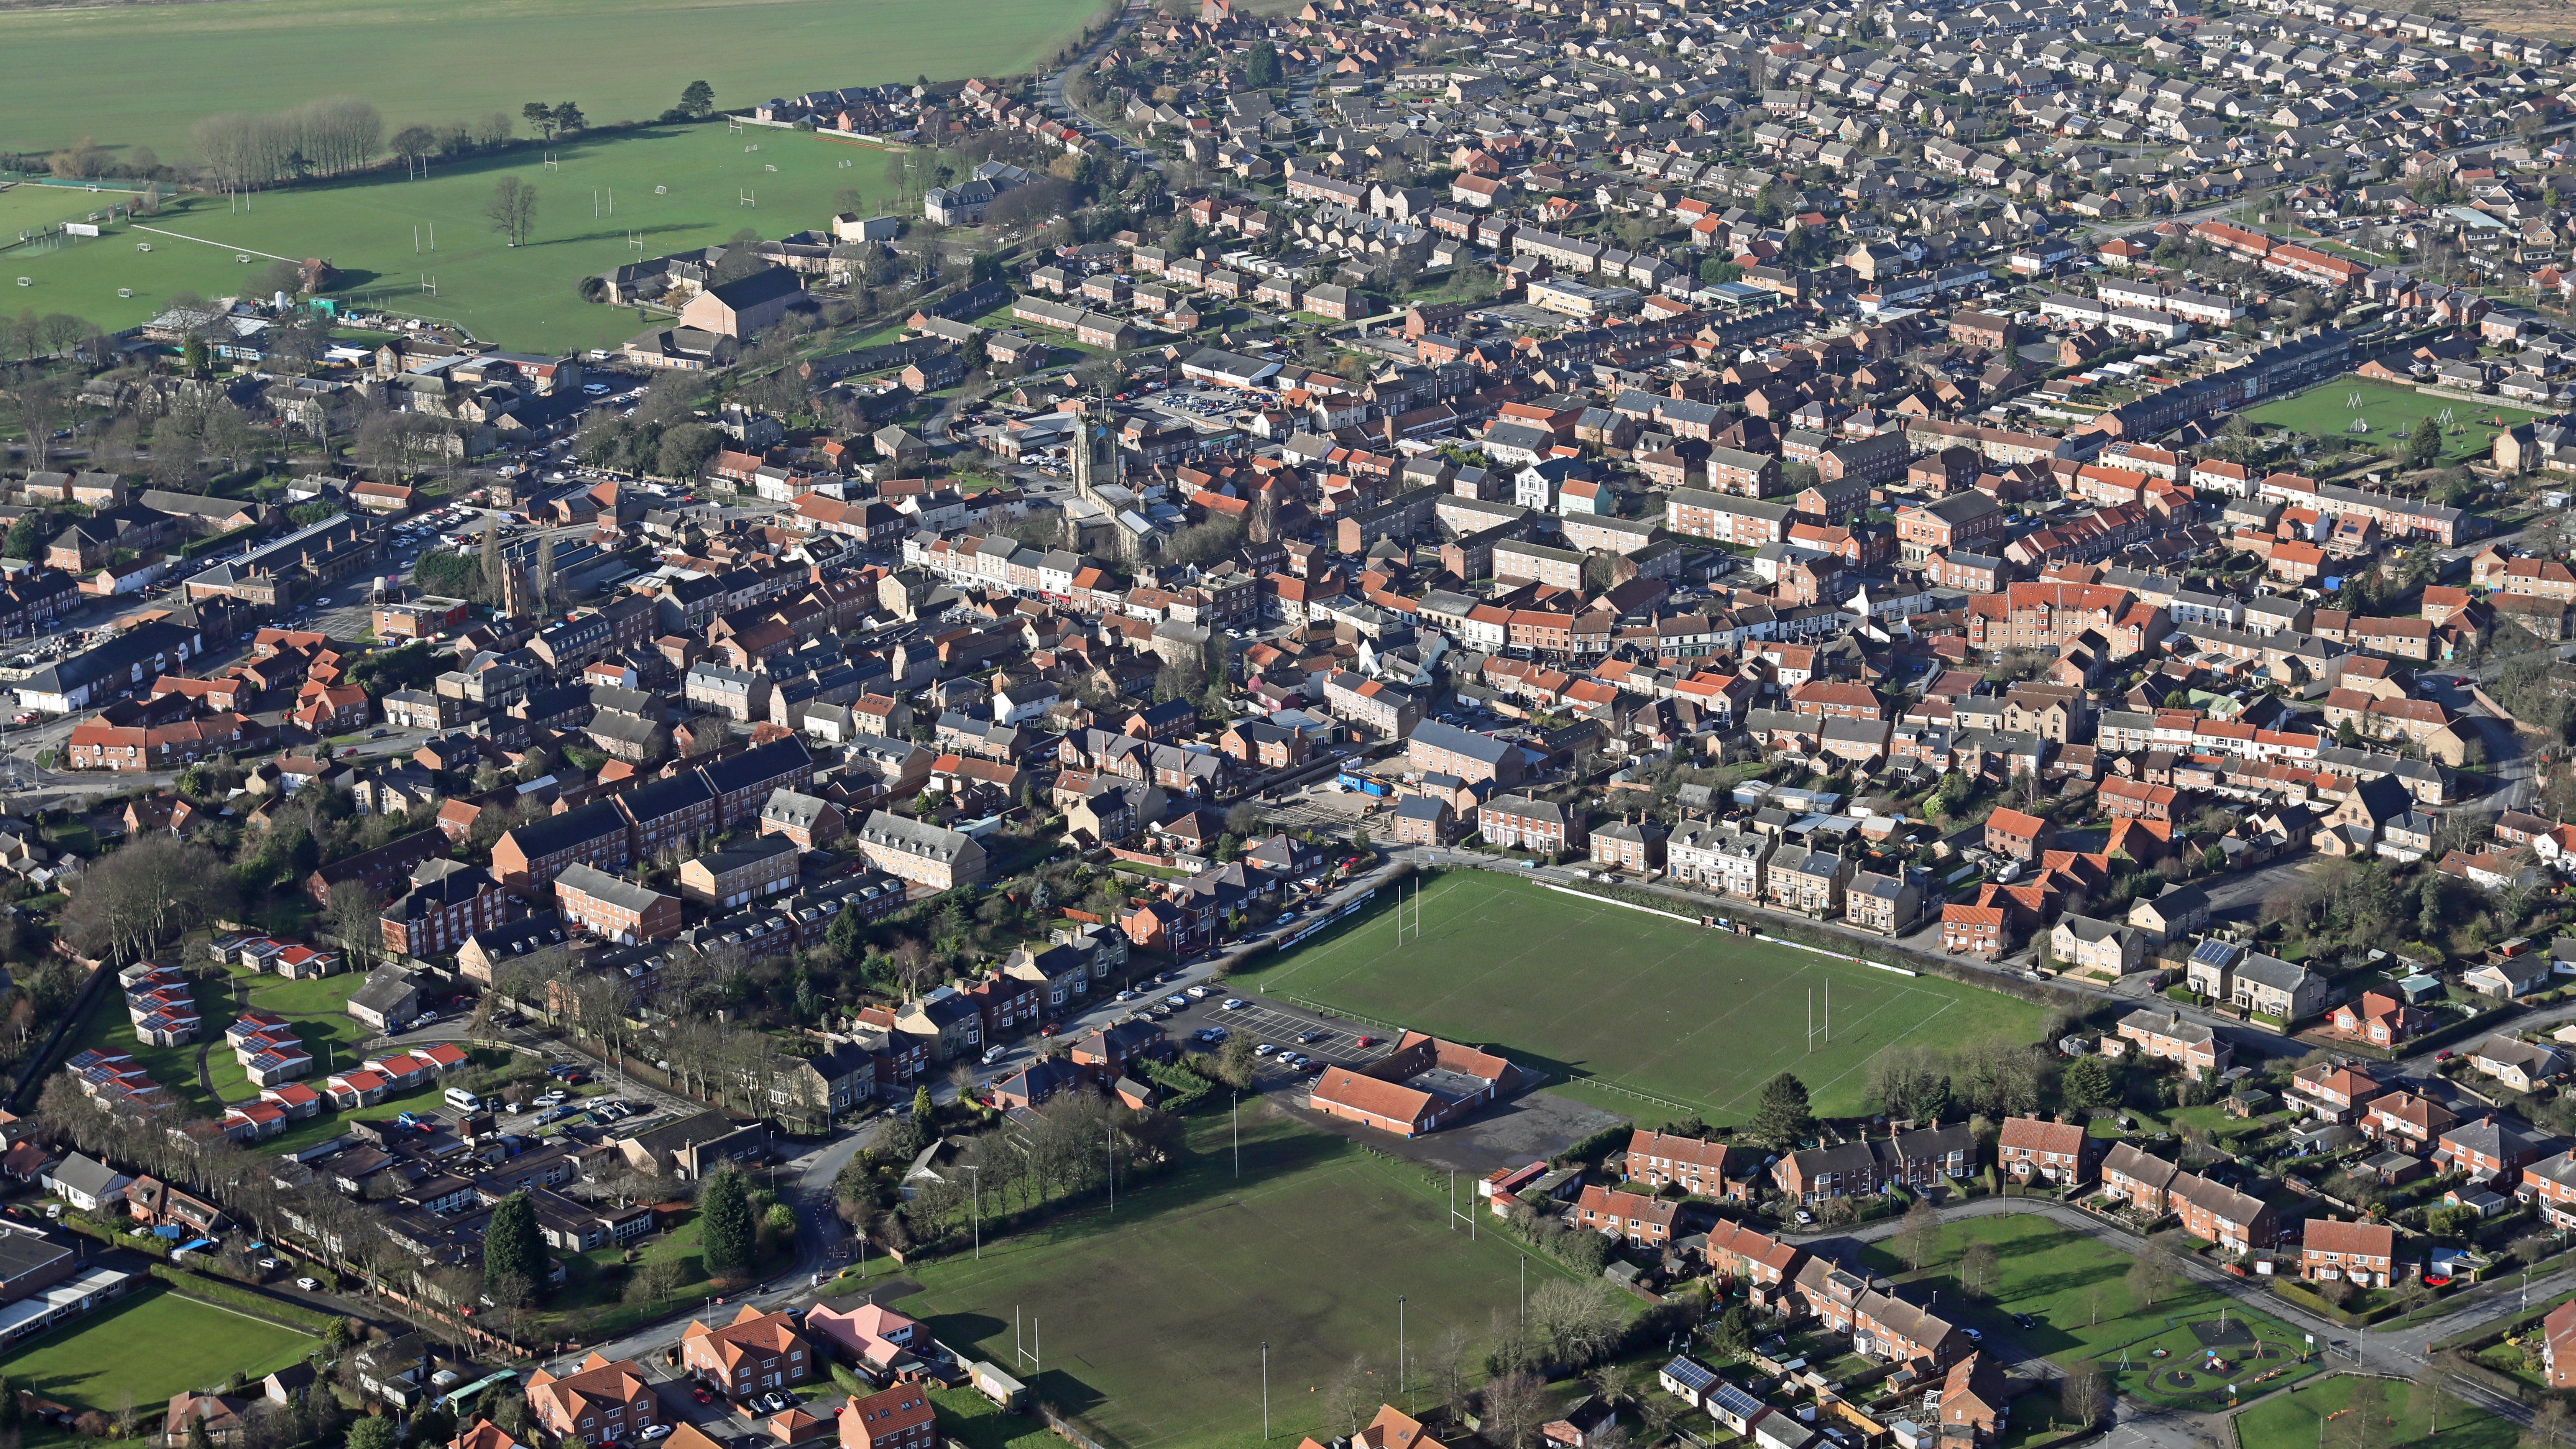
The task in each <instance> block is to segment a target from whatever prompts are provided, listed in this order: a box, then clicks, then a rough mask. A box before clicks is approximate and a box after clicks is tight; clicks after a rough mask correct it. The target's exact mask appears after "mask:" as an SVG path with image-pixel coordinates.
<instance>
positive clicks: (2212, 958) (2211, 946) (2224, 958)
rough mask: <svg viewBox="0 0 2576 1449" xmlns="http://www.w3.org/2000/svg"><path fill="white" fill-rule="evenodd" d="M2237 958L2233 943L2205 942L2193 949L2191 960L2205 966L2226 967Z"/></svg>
mask: <svg viewBox="0 0 2576 1449" xmlns="http://www.w3.org/2000/svg"><path fill="white" fill-rule="evenodd" d="M2235 957H2236V945H2235V943H2234V942H2232V941H2203V942H2201V943H2200V944H2199V945H2197V946H2195V947H2193V948H2192V952H2191V959H2192V960H2194V961H2196V962H2198V963H2200V964H2201V965H2203V966H2224V965H2226V964H2227V963H2228V962H2230V961H2232V960H2234V959H2235Z"/></svg>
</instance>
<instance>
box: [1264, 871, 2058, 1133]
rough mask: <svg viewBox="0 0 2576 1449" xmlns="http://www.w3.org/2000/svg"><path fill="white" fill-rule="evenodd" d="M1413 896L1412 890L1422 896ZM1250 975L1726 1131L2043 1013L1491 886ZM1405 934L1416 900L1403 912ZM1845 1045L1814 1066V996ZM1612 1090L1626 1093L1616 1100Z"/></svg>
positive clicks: (2033, 1026)
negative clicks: (1777, 1100)
mask: <svg viewBox="0 0 2576 1449" xmlns="http://www.w3.org/2000/svg"><path fill="white" fill-rule="evenodd" d="M1409 890H1410V887H1409V886H1408V892H1409ZM1381 898H1382V899H1381V903H1379V904H1377V905H1375V906H1374V907H1373V909H1371V910H1369V911H1367V912H1363V913H1362V914H1360V915H1359V916H1357V917H1355V918H1354V923H1353V924H1351V925H1349V926H1345V927H1341V928H1339V929H1338V930H1336V931H1334V932H1332V933H1330V934H1328V935H1323V936H1319V937H1316V938H1315V939H1314V940H1312V941H1309V942H1307V943H1306V944H1304V945H1302V946H1299V947H1297V948H1296V949H1294V950H1293V951H1291V952H1289V953H1288V954H1287V955H1285V956H1275V957H1271V958H1268V959H1267V960H1265V961H1264V962H1262V963H1260V964H1258V965H1256V966H1255V967H1253V968H1252V969H1251V970H1249V971H1248V972H1245V973H1241V974H1240V975H1239V977H1238V979H1239V980H1242V981H1243V982H1244V983H1245V984H1247V985H1254V986H1258V987H1259V988H1260V989H1261V990H1264V991H1268V992H1272V993H1276V994H1279V995H1282V996H1286V997H1290V998H1293V999H1296V1000H1300V1001H1305V1002H1309V1003H1312V1004H1313V1005H1315V1006H1317V1007H1319V1008H1322V1009H1326V1010H1340V1011H1347V1012H1351V1013H1354V1014H1356V1015H1358V1016H1362V1017H1366V1018H1368V1019H1370V1020H1373V1021H1378V1022H1384V1023H1389V1024H1393V1025H1400V1026H1404V1027H1410V1028H1413V1029H1415V1030H1419V1031H1426V1032H1429V1033H1431V1034H1432V1035H1435V1036H1441V1037H1448V1038H1451V1039H1455V1040H1461V1041H1469V1042H1476V1043H1483V1044H1489V1045H1492V1046H1495V1047H1499V1048H1501V1049H1502V1050H1504V1051H1506V1052H1508V1053H1510V1054H1511V1055H1512V1056H1513V1057H1515V1058H1517V1059H1518V1060H1520V1061H1521V1062H1523V1063H1524V1064H1534V1065H1537V1066H1540V1067H1542V1068H1544V1069H1546V1070H1548V1071H1550V1072H1552V1073H1557V1074H1561V1075H1562V1076H1563V1077H1565V1078H1567V1079H1569V1080H1568V1081H1565V1082H1563V1083H1551V1085H1550V1090H1559V1089H1563V1090H1568V1091H1570V1092H1571V1093H1572V1094H1573V1095H1575V1096H1578V1097H1582V1098H1583V1099H1584V1100H1587V1101H1591V1102H1595V1103H1598V1104H1600V1105H1603V1106H1606V1107H1609V1108H1611V1109H1613V1110H1615V1111H1619V1112H1622V1113H1624V1114H1626V1115H1630V1116H1636V1115H1639V1114H1648V1115H1651V1114H1652V1113H1654V1112H1655V1111H1657V1110H1658V1107H1657V1106H1656V1104H1654V1103H1650V1102H1644V1101H1640V1100H1639V1099H1638V1098H1637V1097H1635V1096H1631V1095H1624V1094H1623V1093H1621V1092H1620V1091H1618V1090H1615V1089H1618V1088H1625V1089H1627V1091H1628V1092H1632V1093H1644V1094H1647V1095H1648V1096H1651V1097H1654V1098H1660V1099H1663V1100H1664V1101H1666V1102H1670V1103H1673V1104H1678V1105H1680V1106H1684V1107H1688V1108H1690V1109H1692V1110H1695V1111H1697V1112H1699V1113H1700V1114H1701V1115H1702V1116H1703V1117H1705V1118H1706V1119H1707V1120H1708V1121H1710V1122H1712V1123H1728V1122H1738V1121H1742V1120H1743V1119H1744V1118H1746V1117H1748V1116H1750V1115H1751V1114H1752V1110H1753V1105H1754V1100H1755V1098H1756V1097H1757V1096H1758V1095H1759V1093H1760V1091H1761V1089H1762V1084H1763V1083H1764V1082H1766V1081H1769V1080H1770V1079H1771V1078H1772V1077H1773V1076H1774V1075H1776V1074H1777V1073H1780V1072H1783V1071H1793V1072H1796V1073H1797V1074H1798V1076H1799V1078H1800V1079H1801V1080H1802V1081H1804V1082H1805V1083H1806V1084H1807V1089H1808V1091H1809V1093H1810V1094H1811V1095H1812V1097H1813V1099H1814V1102H1815V1105H1816V1109H1817V1111H1819V1112H1823V1113H1841V1114H1848V1113H1857V1112H1860V1111H1863V1110H1864V1109H1865V1108H1866V1107H1867V1106H1868V1104H1867V1103H1866V1102H1865V1101H1864V1099H1863V1095H1862V1093H1863V1086H1864V1083H1865V1081H1866V1079H1867V1073H1866V1071H1865V1070H1864V1069H1865V1068H1866V1066H1867V1065H1868V1062H1869V1060H1870V1058H1872V1057H1874V1056H1876V1055H1878V1054H1879V1053H1880V1052H1882V1051H1885V1050H1887V1049H1888V1048H1889V1047H1893V1046H1897V1045H1900V1044H1902V1043H1906V1042H1911V1041H1926V1042H1932V1043H1937V1044H1939V1045H1941V1046H1944V1047H1955V1046H1958V1045H1961V1044H1963V1043H1967V1042H1974V1041H1984V1040H1990V1039H1993V1038H1996V1037H2003V1038H2008V1039H2011V1040H2014V1041H2030V1040H2034V1039H2036V1038H2037V1036H2038V1034H2039V1030H2040V1026H2041V1021H2042V1017H2043V1012H2042V1011H2041V1009H2040V1008H2039V1007H2037V1006H2035V1005H2032V1004H2031V1003H2029V1002H2025V1001H2021V1000H2018V999H2016V998H2014V997H2010V996H2005V995H2003V994H2001V993H2000V992H1993V991H1986V990H1982V989H1980V988H1977V987H1973V986H1966V985H1961V984H1959V983H1957V982H1953V981H1949V980H1945V979H1943V978H1940V977H1935V976H1918V977H1906V976H1900V975H1896V974H1893V973H1890V972H1886V971H1879V970H1874V969H1872V968H1870V967H1866V966H1860V965H1856V964H1853V963H1851V962H1847V961H1838V960H1836V959H1834V958H1832V957H1829V956H1824V955H1820V954H1818V953H1815V952H1812V951H1801V950H1797V949H1795V948H1793V947H1788V946H1775V945H1769V944H1766V943H1763V942H1759V941H1755V940H1752V939H1750V938H1747V937H1743V936H1734V935H1729V934H1726V933H1724V932H1721V931H1715V930H1710V929H1707V928H1704V927H1699V926H1691V925H1684V924H1682V923H1681V922H1678V921H1673V920H1668V919H1666V918H1664V917H1661V916H1654V915H1648V914H1646V913H1645V912H1643V911H1634V910H1629V909H1626V908H1624V907H1621V906H1614V905H1594V904H1592V903H1591V902H1589V901H1585V900H1581V899H1578V898H1576V897H1574V896H1569V895H1563V894H1559V893H1557V892H1554V891H1550V890H1547V889H1545V888H1543V887H1541V886H1538V885H1535V884H1532V883H1530V882H1528V881H1521V880H1514V879H1512V878H1511V877H1509V876H1505V875H1502V874H1499V873H1496V872H1490V871H1456V872H1451V873H1449V874H1446V875H1442V876H1439V877H1436V878H1434V879H1432V880H1431V881H1430V882H1429V883H1427V884H1425V885H1424V886H1423V887H1422V896H1421V902H1422V932H1421V935H1420V936H1419V937H1418V938H1417V937H1414V936H1412V935H1411V934H1410V932H1409V931H1408V934H1407V938H1406V940H1405V941H1404V943H1403V945H1401V946H1398V945H1397V944H1396V941H1395V925H1394V917H1393V915H1392V913H1391V911H1390V910H1389V909H1388V908H1387V906H1386V905H1385V904H1384V903H1383V901H1384V899H1386V897H1385V893H1383V892H1382V893H1381ZM1406 906H1407V911H1408V918H1409V913H1410V910H1411V900H1410V897H1409V895H1408V900H1407V903H1406ZM1828 983H1830V984H1831V986H1832V989H1833V1035H1832V1038H1831V1040H1830V1041H1824V1040H1822V1039H1821V1034H1820V1040H1819V1044H1818V1045H1817V1047H1816V1049H1815V1050H1814V1051H1813V1052H1812V1053H1810V1052H1809V1051H1807V1050H1806V1046H1805V1043H1806V1033H1807V1007H1808V993H1809V991H1810V990H1812V991H1813V992H1814V993H1815V995H1816V998H1817V1001H1816V1007H1817V1015H1818V1018H1819V1025H1821V1024H1822V1017H1823V1014H1824V995H1825V988H1826V986H1827V984H1828ZM1605 1089H1612V1090H1605Z"/></svg>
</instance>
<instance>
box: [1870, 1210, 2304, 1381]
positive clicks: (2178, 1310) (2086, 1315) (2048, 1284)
mask: <svg viewBox="0 0 2576 1449" xmlns="http://www.w3.org/2000/svg"><path fill="white" fill-rule="evenodd" d="M1979 1242H1983V1243H1991V1244H1993V1245H1994V1247H1995V1250H1996V1257H1997V1263H1996V1269H1995V1272H1996V1282H1995V1283H1994V1285H1993V1288H1992V1292H1991V1295H1990V1296H1989V1297H1988V1298H1987V1299H1985V1300H1984V1301H1978V1300H1977V1299H1975V1298H1973V1297H1972V1296H1971V1295H1970V1294H1968V1293H1967V1292H1966V1291H1965V1289H1964V1288H1962V1287H1961V1285H1960V1283H1959V1279H1958V1267H1959V1260H1960V1258H1961V1256H1962V1255H1963V1254H1965V1253H1966V1252H1967V1250H1968V1245H1969V1244H1971V1243H1979ZM1863 1257H1864V1258H1865V1259H1866V1260H1867V1261H1868V1263H1869V1265H1870V1266H1871V1267H1872V1268H1875V1269H1877V1270H1879V1271H1880V1272H1883V1273H1886V1274H1888V1275H1889V1276H1890V1277H1893V1278H1895V1279H1896V1280H1897V1282H1898V1283H1900V1284H1904V1285H1920V1286H1919V1287H1911V1288H1910V1290H1909V1291H1906V1292H1904V1294H1903V1296H1904V1297H1906V1298H1907V1299H1909V1300H1912V1301H1916V1302H1920V1301H1923V1293H1924V1291H1926V1290H1937V1291H1938V1293H1939V1295H1940V1302H1941V1304H1942V1305H1943V1312H1944V1313H1945V1315H1946V1316H1948V1317H1949V1318H1951V1319H1952V1321H1954V1322H1957V1323H1959V1324H1960V1325H1961V1326H1963V1327H1970V1328H1976V1329H1980V1330H1982V1331H1984V1332H1986V1333H1993V1334H2004V1335H2008V1336H2010V1337H2011V1338H2012V1339H2013V1340H2014V1341H2015V1342H2017V1343H2019V1344H2020V1345H2021V1346H2023V1347H2024V1348H2027V1349H2030V1350H2031V1351H2033V1352H2036V1353H2039V1354H2042V1355H2044V1356H2046V1357H2047V1358H2049V1359H2051V1360H2053V1361H2055V1362H2056V1363H2058V1364H2060V1365H2068V1364H2072V1363H2074V1362H2076V1361H2077V1360H2079V1359H2084V1358H2099V1359H2100V1360H2101V1361H2102V1365H2103V1367H2104V1368H2106V1369H2108V1370H2109V1371H2110V1373H2111V1377H2112V1379H2113V1381H2114V1382H2116V1383H2117V1384H2118V1386H2119V1389H2120V1392H2122V1393H2124V1394H2130V1395H2134V1396H2136V1397H2139V1398H2143V1399H2147V1400H2150V1401H2152V1402H2155V1403H2159V1404H2167V1405H2173V1404H2185V1405H2189V1406H2191V1407H2202V1408H2205V1407H2213V1406H2214V1405H2212V1404H2211V1403H2208V1402H2204V1401H2203V1400H2204V1399H2205V1396H2206V1393H2207V1390H2208V1389H2209V1388H2211V1387H2216V1386H2223V1384H2224V1383H2225V1382H2227V1380H2225V1379H2220V1378H2215V1377H2212V1376H2211V1375H2208V1374H2205V1373H2202V1372H2200V1371H2199V1356H2198V1352H2197V1340H2196V1339H2195V1338H2194V1336H2193V1333H2192V1330H2191V1328H2190V1327H2189V1326H2188V1325H2191V1324H2194V1323H2203V1322H2210V1321H2214V1320H2216V1319H2218V1318H2219V1317H2220V1315H2221V1313H2222V1312H2223V1313H2224V1315H2225V1317H2226V1319H2227V1321H2228V1322H2229V1323H2231V1324H2243V1325H2245V1326H2246V1327H2247V1328H2248V1329H2249V1330H2250V1331H2251V1332H2252V1334H2253V1335H2254V1336H2255V1338H2257V1339H2258V1340H2260V1341H2261V1342H2262V1343H2263V1344H2264V1345H2265V1346H2266V1349H2267V1355H2266V1356H2265V1357H2263V1358H2259V1359H2256V1360H2254V1361H2253V1362H2252V1365H2251V1367H2250V1368H2244V1369H2240V1370H2238V1373H2239V1377H2238V1378H2237V1380H2236V1381H2237V1382H2238V1383H2240V1384H2242V1383H2244V1382H2246V1380H2248V1379H2251V1378H2253V1377H2256V1376H2262V1375H2271V1374H2273V1373H2274V1371H2275V1370H2284V1369H2285V1370H2286V1372H2281V1373H2279V1374H2277V1375H2276V1376H2273V1377H2270V1378H2269V1379H2268V1380H2267V1386H2269V1387H2277V1386H2279V1384H2280V1383H2281V1382H2282V1381H2283V1380H2285V1379H2290V1378H2295V1377H2298V1376H2300V1375H2301V1374H2304V1373H2312V1372H2315V1371H2316V1367H2317V1366H2316V1365H2313V1364H2309V1365H2302V1364H2301V1363H2300V1362H2299V1358H2300V1355H2301V1353H2302V1352H2303V1350H2304V1349H2305V1344H2304V1343H2302V1341H2301V1335H2300V1334H2299V1333H2298V1332H2297V1331H2295V1330H2293V1329H2291V1328H2289V1327H2288V1326H2287V1325H2285V1324H2283V1323H2281V1322H2280V1321H2279V1320H2277V1319H2274V1318H2271V1317H2269V1316H2267V1315H2265V1314H2262V1313H2249V1312H2247V1311H2246V1310H2245V1309H2244V1308H2242V1307H2240V1306H2238V1305H2237V1304H2236V1303H2235V1301H2234V1300H2233V1299H2230V1298H2229V1297H2227V1296H2226V1295H2225V1294H2223V1293H2220V1292H2219V1291H2218V1290H2216V1289H2214V1288H2210V1287H2208V1286H2206V1285H2203V1284H2198V1283H2193V1282H2189V1281H2188V1280H2182V1281H2178V1282H2177V1284H2176V1286H2175V1287H2174V1288H2173V1289H2172V1291H2170V1292H2168V1293H2167V1294H2166V1295H2165V1296H2164V1297H2163V1298H2162V1299H2160V1300H2159V1301H2158V1302H2157V1303H2156V1304H2155V1305H2154V1306H2153V1307H2142V1306H2141V1305H2140V1304H2139V1303H2138V1302H2137V1301H2136V1300H2135V1299H2134V1298H2133V1297H2132V1296H2131V1295H2130V1292H2129V1285H2128V1273H2129V1267H2130V1263H2131V1259H2130V1257H2129V1255H2128V1254H2126V1253H2123V1252H2121V1251H2119V1250H2118V1249H2116V1248H2113V1247H2112V1246H2110V1245H2109V1244H2107V1243H2104V1242H2102V1241H2100V1240H2098V1239H2094V1238H2088V1237H2086V1236H2084V1235H2083V1234H2081V1233H2078V1232H2075V1231H2074V1230H2072V1229H2069V1228H2065V1227H2061V1226H2059V1225H2058V1224H2056V1223H2053V1222H2050V1221H2049V1220H2048V1219H2046V1218H2043V1217H2039V1216H2036V1215H2022V1214H2013V1215H2010V1216H1997V1217H1981V1218H1970V1219H1966V1220H1964V1221H1961V1222H1956V1223H1951V1224H1948V1225H1946V1226H1944V1227H1943V1228H1942V1230H1941V1246H1940V1249H1939V1251H1937V1252H1936V1253H1934V1254H1933V1255H1932V1257H1930V1258H1929V1259H1927V1260H1926V1261H1925V1263H1924V1266H1923V1270H1922V1271H1921V1272H1920V1273H1916V1272H1913V1271H1911V1270H1909V1269H1908V1268H1907V1267H1906V1265H1905V1263H1904V1261H1903V1260H1902V1259H1900V1258H1899V1257H1898V1256H1897V1254H1896V1252H1895V1251H1894V1249H1893V1248H1892V1247H1890V1246H1889V1245H1888V1244H1886V1243H1874V1244H1872V1245H1870V1246H1869V1247H1868V1248H1866V1249H1864V1250H1863ZM2016 1313H2027V1314H2029V1315H2030V1316H2031V1317H2033V1318H2035V1319H2037V1320H2038V1323H2037V1324H2036V1326H2034V1327H2031V1328H2021V1327H2018V1326H2016V1325H2015V1324H2014V1323H2013V1321H2012V1315H2013V1314H2016ZM2159 1349H2161V1350H2163V1351H2164V1356H2163V1357H2162V1358H2159V1357H2157V1356H2156V1354H2157V1350H2159ZM2124 1356H2125V1361H2126V1363H2127V1364H2128V1367H2127V1368H2126V1369H2123V1368H2122V1366H2121V1365H2122V1363H2123V1361H2124ZM2177 1371H2180V1372H2183V1373H2186V1374H2189V1375H2191V1377H2192V1379H2193V1382H2191V1383H2189V1384H2181V1383H2175V1382H2172V1381H2170V1380H2169V1377H2168V1376H2169V1375H2171V1374H2173V1373H2175V1372H2177ZM2221 1395H2222V1398H2223V1387H2222V1388H2221Z"/></svg>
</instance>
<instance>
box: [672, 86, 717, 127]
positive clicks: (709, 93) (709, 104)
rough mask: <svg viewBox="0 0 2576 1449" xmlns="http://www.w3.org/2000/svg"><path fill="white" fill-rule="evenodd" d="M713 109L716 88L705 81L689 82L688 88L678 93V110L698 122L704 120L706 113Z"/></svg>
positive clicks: (714, 106)
mask: <svg viewBox="0 0 2576 1449" xmlns="http://www.w3.org/2000/svg"><path fill="white" fill-rule="evenodd" d="M715 108H716V88H715V87H714V86H711V85H708V84H707V83H706V82H705V81H702V80H695V81H691V82H689V84H688V88H687V89H685V90H683V91H681V92H680V109H681V110H683V111H686V112H688V113H689V114H690V115H691V116H693V117H695V118H696V119H698V120H701V121H703V120H705V119H706V118H707V113H708V112H709V111H712V110H714V109H715Z"/></svg>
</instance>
